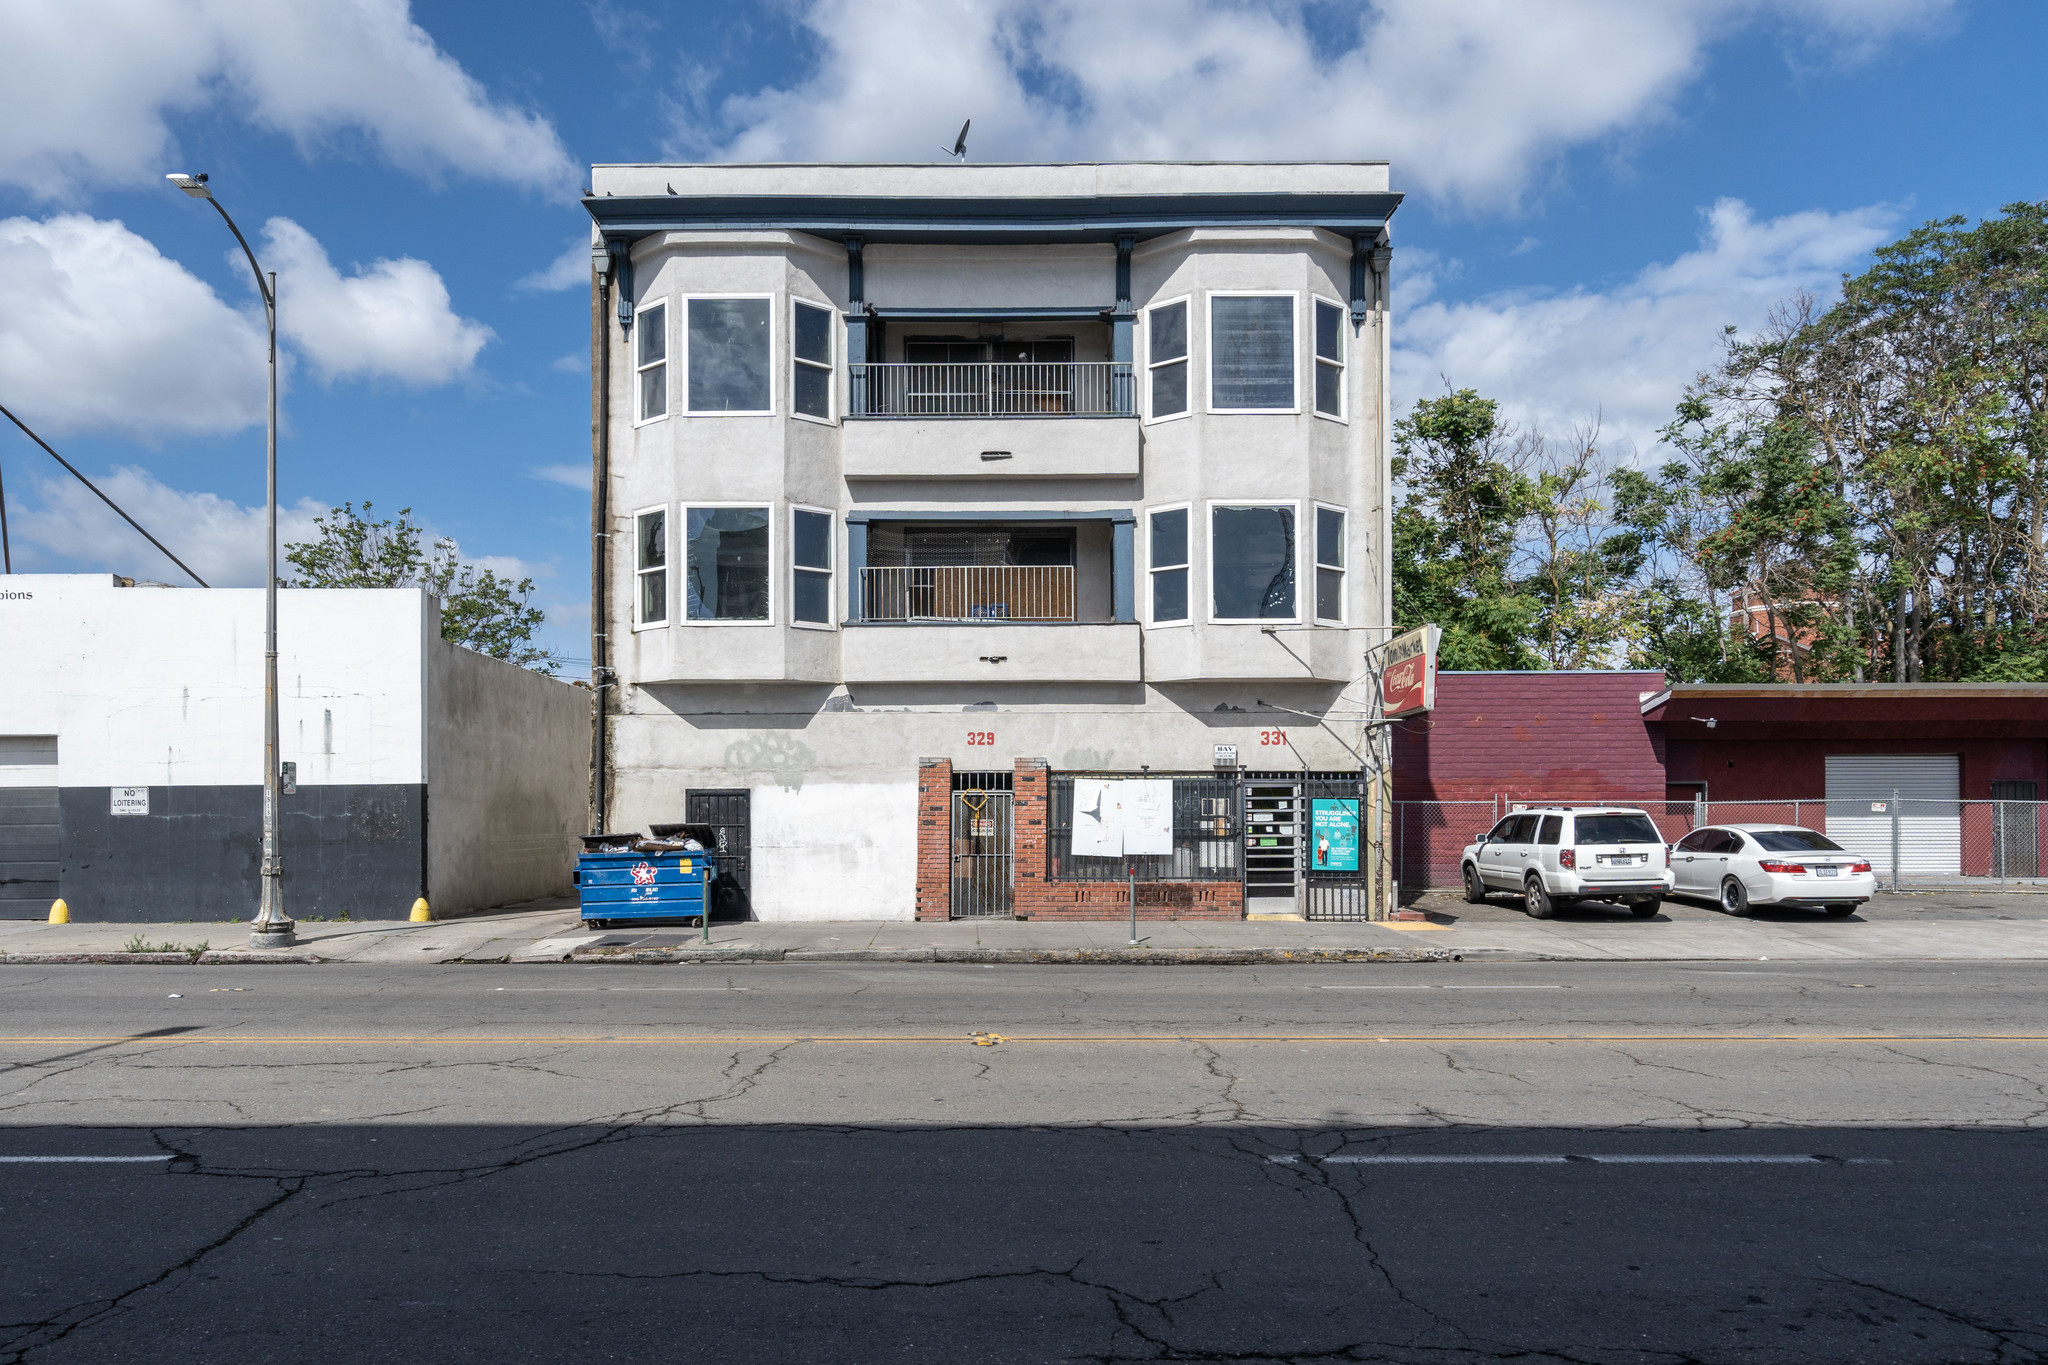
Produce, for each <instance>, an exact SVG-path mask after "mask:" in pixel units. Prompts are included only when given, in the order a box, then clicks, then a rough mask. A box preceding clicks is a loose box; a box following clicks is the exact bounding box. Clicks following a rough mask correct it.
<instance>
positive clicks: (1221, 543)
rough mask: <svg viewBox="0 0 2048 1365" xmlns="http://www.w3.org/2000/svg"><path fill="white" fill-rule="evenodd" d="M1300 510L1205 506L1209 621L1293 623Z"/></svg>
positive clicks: (1283, 505) (1284, 505) (1269, 505)
mask: <svg viewBox="0 0 2048 1365" xmlns="http://www.w3.org/2000/svg"><path fill="white" fill-rule="evenodd" d="M1300 512H1301V505H1300V504H1299V503H1293V502H1212V503H1210V504H1209V619H1210V620H1212V621H1226V622H1227V621H1295V620H1299V619H1300V612H1299V611H1298V610H1297V609H1296V606H1295V599H1296V596H1297V593H1296V591H1295V572H1296V564H1297V563H1298V562H1299V552H1298V550H1297V546H1298V544H1299V542H1300V535H1299V534H1298V531H1297V526H1298V524H1299V522H1300Z"/></svg>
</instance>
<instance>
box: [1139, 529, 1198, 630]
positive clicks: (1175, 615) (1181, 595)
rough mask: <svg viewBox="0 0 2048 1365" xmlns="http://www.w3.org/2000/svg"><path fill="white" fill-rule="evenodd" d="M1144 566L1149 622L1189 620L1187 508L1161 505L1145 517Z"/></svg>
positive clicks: (1165, 622)
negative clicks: (1149, 587)
mask: <svg viewBox="0 0 2048 1365" xmlns="http://www.w3.org/2000/svg"><path fill="white" fill-rule="evenodd" d="M1147 520H1148V525H1149V527H1150V530H1151V536H1150V541H1149V544H1148V545H1147V546H1146V551H1145V567H1146V570H1147V572H1148V573H1149V574H1150V576H1151V579H1152V624H1153V625H1155V626H1165V625H1174V624H1178V623H1180V622H1184V621H1186V620H1187V619H1188V509H1187V508H1185V507H1161V508H1157V509H1155V510H1154V511H1153V512H1152V513H1151V514H1150V516H1149V517H1148V519H1147Z"/></svg>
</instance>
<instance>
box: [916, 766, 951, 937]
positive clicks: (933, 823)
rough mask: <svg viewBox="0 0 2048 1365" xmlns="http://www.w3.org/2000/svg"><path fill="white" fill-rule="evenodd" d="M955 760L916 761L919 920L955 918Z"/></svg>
mask: <svg viewBox="0 0 2048 1365" xmlns="http://www.w3.org/2000/svg"><path fill="white" fill-rule="evenodd" d="M952 804H953V760H952V759H950V758H920V759H919V760H918V761H917V917H918V918H919V919H950V918H951V917H952V914H953V848H952V840H953V828H952Z"/></svg>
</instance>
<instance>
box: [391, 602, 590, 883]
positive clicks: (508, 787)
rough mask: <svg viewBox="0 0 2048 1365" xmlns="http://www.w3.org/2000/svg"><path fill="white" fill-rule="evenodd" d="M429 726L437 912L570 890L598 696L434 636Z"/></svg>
mask: <svg viewBox="0 0 2048 1365" xmlns="http://www.w3.org/2000/svg"><path fill="white" fill-rule="evenodd" d="M426 733H427V783H428V787H429V789H430V790H431V791H432V793H433V804H432V808H431V809H430V811H429V813H428V818H427V827H426V838H427V884H428V891H427V900H428V902H429V904H431V905H432V906H433V907H434V910H435V913H437V914H443V915H446V914H454V913H458V912H460V911H465V910H477V909H483V908H485V907H488V906H493V905H508V904H511V903H513V902H516V901H524V900H532V899H533V898H535V897H537V896H550V895H558V894H562V893H565V892H567V891H568V890H569V889H570V886H571V881H570V877H571V874H572V873H573V872H574V871H575V867H576V852H577V850H578V849H579V848H580V847H581V845H580V844H579V843H578V841H577V836H578V835H580V834H581V833H582V832H583V829H584V825H585V822H586V820H587V818H588V815H587V811H588V808H589V786H590V693H589V692H587V691H584V690H583V689H581V688H575V687H568V686H565V685H564V684H562V683H560V682H557V681H556V680H555V679H553V678H547V677H543V676H541V675H540V674H538V673H534V672H532V671H530V670H528V669H524V668H520V667H518V666H517V665H516V664H508V663H506V662H505V661H504V660H502V659H493V658H491V657H489V656H488V655H484V654H478V653H477V652H476V651H474V650H470V649H464V648H462V647H461V646H459V645H451V644H448V643H446V642H444V641H441V640H435V641H432V642H430V643H429V644H428V646H427V723H426Z"/></svg>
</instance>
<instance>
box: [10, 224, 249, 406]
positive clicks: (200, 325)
mask: <svg viewBox="0 0 2048 1365" xmlns="http://www.w3.org/2000/svg"><path fill="white" fill-rule="evenodd" d="M252 283H253V282H252ZM264 356H265V344H264V339H263V329H262V326H261V325H260V322H258V321H255V320H252V319H251V318H250V317H249V316H248V315H247V314H246V313H241V312H237V311H236V310H234V309H232V308H230V307H228V305H227V304H225V303H223V302H222V301H221V300H220V298H219V297H218V296H216V295H215V294H214V292H213V290H212V289H211V288H209V287H208V286H207V285H206V284H205V283H204V282H203V281H201V280H200V279H198V278H197V277H195V276H194V275H192V274H191V273H190V272H188V271H187V270H186V269H185V267H183V266H181V265H179V264H178V263H177V262H176V261H172V260H167V259H166V258H165V257H164V256H163V255H162V254H160V253H159V252H158V251H157V249H156V248H155V247H154V246H152V245H151V244H150V243H149V242H147V241H145V240H144V239H143V238H141V237H138V236H136V235H135V234H134V233H132V232H130V231H129V230H128V229H127V228H126V227H124V226H122V224H120V223H119V222H102V221H100V220H98V219H95V218H88V217H85V216H83V215H81V214H60V215H58V216H56V217H53V218H49V219H45V220H42V221H37V220H35V219H30V218H7V219H0V392H4V393H7V394H9V395H11V397H10V399H9V402H8V406H10V407H12V408H14V409H15V410H16V411H17V412H19V413H21V415H22V418H23V420H24V421H27V422H29V423H30V424H31V425H34V426H37V427H39V428H41V429H43V434H44V435H46V436H49V435H63V434H67V433H71V432H78V431H111V432H118V433H120V434H122V435H126V436H131V437H135V438H137V439H140V440H145V441H153V440H155V439H157V438H159V437H163V436H184V435H200V434H208V433H217V432H226V431H235V430H239V429H240V428H242V427H244V426H247V425H249V424H250V423H252V422H261V421H262V420H263V409H264V385H265V368H264V367H265V360H264Z"/></svg>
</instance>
